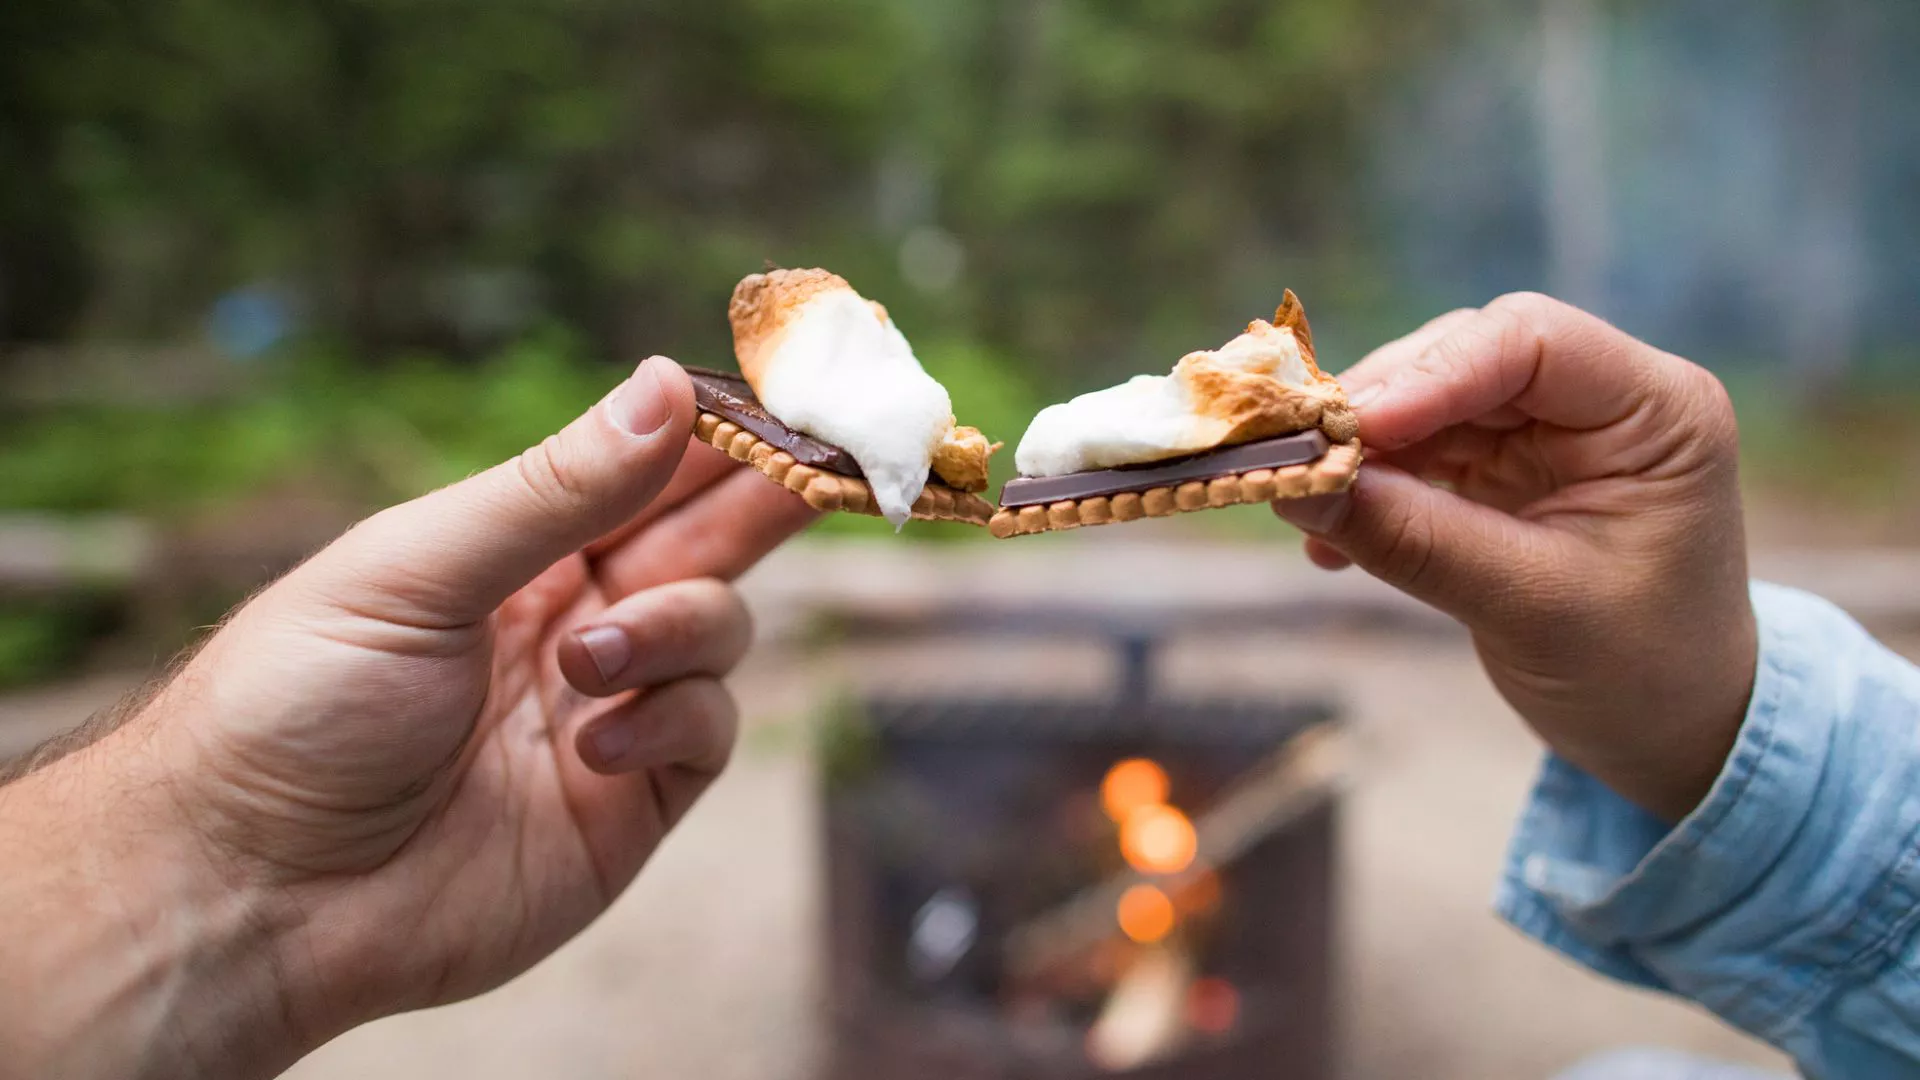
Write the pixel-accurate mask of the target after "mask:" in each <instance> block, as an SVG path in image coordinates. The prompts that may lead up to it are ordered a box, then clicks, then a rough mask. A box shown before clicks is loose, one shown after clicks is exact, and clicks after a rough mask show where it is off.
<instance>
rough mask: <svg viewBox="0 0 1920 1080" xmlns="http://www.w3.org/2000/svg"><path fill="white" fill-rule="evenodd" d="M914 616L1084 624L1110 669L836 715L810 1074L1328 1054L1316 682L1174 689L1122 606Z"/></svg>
mask: <svg viewBox="0 0 1920 1080" xmlns="http://www.w3.org/2000/svg"><path fill="white" fill-rule="evenodd" d="M869 628H870V629H871V627H869ZM919 628H920V629H921V630H924V631H938V632H952V631H955V630H959V631H962V632H965V631H981V630H987V631H991V632H994V633H1000V634H1004V633H1007V632H1009V631H1016V632H1022V633H1043V634H1060V633H1069V632H1071V633H1086V632H1090V631H1091V632H1098V633H1102V634H1105V635H1107V636H1109V637H1111V638H1112V640H1113V641H1114V643H1115V645H1116V647H1117V649H1118V652H1119V655H1120V657H1121V660H1122V662H1121V664H1120V670H1121V678H1120V679H1119V682H1118V686H1117V687H1116V692H1115V693H1114V694H1113V695H1112V696H1110V697H1105V698H1071V699H1070V698H1054V699H1049V698H1025V697H1023V698H1006V697H1002V698H962V697H936V696H920V697H900V696H871V697H868V698H866V699H865V700H862V701H859V702H856V703H854V704H853V705H852V706H851V707H850V708H849V709H848V710H847V711H848V715H846V716H844V717H842V718H841V719H840V720H839V722H837V723H836V724H835V725H834V726H833V728H832V732H831V734H832V740H831V742H830V743H829V752H828V754H827V768H826V770H825V776H826V780H825V787H826V791H825V798H826V806H827V813H826V822H827V830H828V838H827V852H828V860H829V868H828V870H829V872H828V881H829V897H828V900H829V904H828V910H829V911H830V912H831V925H830V936H831V941H830V956H831V977H832V980H833V1002H834V1015H833V1028H834V1046H833V1053H832V1057H831V1061H830V1064H829V1067H828V1075H829V1076H832V1077H860V1078H862V1080H873V1078H889V1080H890V1078H893V1077H921V1076H938V1077H943V1078H956V1080H965V1078H981V1080H986V1078H994V1080H1000V1078H1014V1077H1036V1078H1037V1077H1049V1078H1053V1077H1076V1076H1085V1077H1098V1076H1110V1075H1117V1074H1124V1075H1128V1076H1136V1077H1166V1078H1175V1077H1179V1078H1189V1077H1191V1078H1202V1077H1246V1076H1285V1077H1294V1078H1300V1080H1319V1078H1323V1077H1327V1076H1330V1075H1332V1048H1333V1040H1332V1030H1331V1028H1332V1019H1333V1018H1332V1011H1331V1009H1332V988H1331V976H1330V970H1331V964H1330V945H1331V939H1332V926H1331V913H1332V899H1333V881H1332V867H1333V854H1334V847H1333V845H1334V823H1335V798H1334V792H1335V789H1336V786H1337V783H1338V780H1339V778H1340V771H1341V757H1342V755H1341V753H1340V751H1341V744H1340V738H1339V732H1338V730H1337V725H1336V723H1335V720H1336V710H1335V709H1334V707H1333V706H1332V705H1331V704H1330V703H1329V702H1327V701H1325V700H1301V701H1286V702H1275V701H1259V700H1245V699H1216V700H1170V699H1167V698H1165V697H1163V696H1161V695H1160V694H1158V693H1156V692H1155V687H1154V682H1153V673H1152V665H1151V660H1152V657H1153V655H1154V652H1155V647H1156V646H1157V644H1158V643H1159V641H1160V635H1161V633H1163V632H1164V631H1165V628H1166V624H1165V623H1164V621H1162V620H1158V619H1153V618H1147V617H1142V616H1138V615H1136V616H1134V617H1132V618H1126V619H1116V618H1115V616H1114V615H1113V614H1112V613H1102V612H1085V613H1080V614H1079V615H1072V614H1067V615H1063V614H1061V613H1060V612H1058V611H1057V610H1056V611H1053V612H1050V613H1048V614H1046V615H1045V616H1040V615H1037V614H1035V615H1032V616H1031V617H1029V616H1027V615H1023V614H1022V613H1020V612H1010V611H1003V612H979V611H975V612H970V613H966V614H965V615H963V616H961V617H960V618H959V619H958V621H957V622H956V621H954V620H951V619H949V620H934V621H931V622H925V623H920V624H919ZM906 629H907V628H906V627H903V626H901V625H899V624H898V623H890V624H888V625H887V626H886V627H885V632H886V633H887V634H888V635H889V636H898V635H899V634H900V633H902V632H905V630H906Z"/></svg>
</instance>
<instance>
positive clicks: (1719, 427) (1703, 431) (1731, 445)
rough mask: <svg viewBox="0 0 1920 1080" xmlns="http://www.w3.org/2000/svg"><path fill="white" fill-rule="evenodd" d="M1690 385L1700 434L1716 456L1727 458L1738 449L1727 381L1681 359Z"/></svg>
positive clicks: (1738, 437)
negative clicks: (1722, 380) (1724, 381)
mask: <svg viewBox="0 0 1920 1080" xmlns="http://www.w3.org/2000/svg"><path fill="white" fill-rule="evenodd" d="M1682 363H1683V364H1685V370H1686V372H1687V381H1688V384H1689V385H1690V387H1691V393H1689V394H1688V397H1689V399H1690V404H1691V409H1692V411H1693V413H1694V415H1695V416H1696V417H1697V418H1698V419H1697V422H1698V424H1699V430H1700V436H1701V439H1702V441H1703V442H1704V443H1705V444H1706V446H1707V447H1708V448H1709V449H1710V450H1712V451H1713V452H1714V453H1715V454H1716V456H1725V457H1731V456H1734V455H1737V454H1738V453H1739V449H1740V422H1739V419H1738V417H1737V416H1736V415H1735V412H1734V407H1733V396H1732V395H1731V394H1729V393H1728V392H1727V384H1725V383H1723V382H1721V381H1720V379H1719V377H1718V376H1716V375H1714V373H1713V372H1711V371H1708V370H1707V369H1706V368H1703V367H1701V366H1700V365H1698V364H1695V363H1692V362H1690V361H1682Z"/></svg>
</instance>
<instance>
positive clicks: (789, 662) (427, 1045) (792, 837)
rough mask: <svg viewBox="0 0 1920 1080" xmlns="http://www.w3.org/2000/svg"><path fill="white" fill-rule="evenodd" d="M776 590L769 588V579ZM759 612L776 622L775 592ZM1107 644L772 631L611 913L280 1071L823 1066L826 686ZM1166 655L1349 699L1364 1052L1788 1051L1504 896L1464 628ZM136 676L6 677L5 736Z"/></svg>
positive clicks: (1500, 734) (1172, 670) (1217, 677)
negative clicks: (1604, 957) (730, 731)
mask: <svg viewBox="0 0 1920 1080" xmlns="http://www.w3.org/2000/svg"><path fill="white" fill-rule="evenodd" d="M871 572H872V573H873V574H875V575H879V576H880V578H882V579H884V577H885V575H886V573H887V572H888V571H887V569H886V568H885V567H881V566H878V565H876V566H874V567H873V568H872V571H871ZM873 587H874V588H876V589H878V588H882V587H883V585H881V584H876V585H874V586H873ZM778 594H779V590H778V589H771V588H762V589H760V590H759V592H758V593H757V594H756V600H757V601H758V602H759V603H761V604H763V605H764V604H766V603H769V602H772V603H778V602H779V601H778V599H777V597H778ZM768 597H775V599H774V600H772V601H769V600H768ZM762 614H763V616H766V618H764V619H763V622H765V623H767V624H769V625H770V629H771V630H772V632H773V633H774V634H775V636H778V631H777V627H778V626H780V625H781V622H782V618H781V613H780V612H777V611H775V612H767V611H764V610H763V611H762ZM1107 664H1108V659H1107V657H1106V655H1105V654H1104V653H1103V652H1102V651H1100V650H1099V649H1097V648H1092V647H1078V646H1075V647H1067V646H1045V645H1035V644H1033V643H1028V642H1004V641H1003V642H998V643H989V644H987V645H983V646H978V647H973V648H970V649H969V650H967V651H963V652H955V651H953V650H951V649H948V650H932V649H929V648H928V647H926V646H924V645H914V644H911V643H909V644H901V645H896V646H891V647H887V648H879V647H852V646H848V647H842V648H839V649H837V650H834V651H831V652H829V653H826V654H824V655H823V654H815V653H803V652H800V651H797V650H795V649H793V648H790V647H784V646H780V645H778V644H775V645H772V646H770V647H768V648H766V649H763V650H762V651H760V652H759V653H758V654H756V655H755V657H754V658H752V659H751V660H750V661H749V662H748V664H747V665H746V667H745V668H744V669H743V670H742V671H741V672H740V674H739V675H738V677H737V679H736V690H737V692H738V694H739V696H740V698H741V700H742V704H743V709H744V712H745V714H746V716H747V717H748V718H749V723H748V728H747V731H746V734H745V737H744V741H743V744H742V748H741V752H740V754H739V756H738V758H737V759H736V762H735V764H734V766H733V768H732V769H731V770H730V771H729V772H728V774H727V775H726V777H725V778H724V779H723V780H722V781H721V782H720V784H719V785H718V786H717V787H716V788H715V789H714V790H713V791H712V792H711V793H710V794H709V795H708V797H707V798H706V800H705V801H704V802H703V804H702V805H701V806H700V807H698V808H697V809H696V811H695V812H694V813H693V814H692V816H691V817H690V818H689V819H688V820H687V822H686V823H685V824H684V826H683V827H682V828H681V829H680V831H679V832H678V833H677V834H676V835H675V836H674V837H673V838H672V839H671V840H670V841H669V842H668V844H667V845H666V847H665V848H664V849H663V850H662V851H661V852H660V854H659V856H658V857H657V858H656V860H655V861H654V863H653V864H652V865H651V866H649V867H648V869H647V870H646V872H645V873H644V874H642V876H641V879H640V880H639V882H638V883H637V884H636V885H635V886H634V887H633V889H631V890H630V891H629V892H628V894H627V895H626V896H624V897H623V898H622V899H621V900H620V901H619V903H618V904H616V905H615V907H614V908H613V909H612V910H611V911H609V912H608V913H607V914H606V916H605V917H604V918H602V919H601V920H600V921H599V923H597V924H596V925H595V926H594V927H592V928H591V929H590V930H589V931H588V932H587V933H585V934H584V935H582V936H581V937H580V938H579V939H577V940H576V941H574V942H573V943H571V944H570V945H568V946H567V947H566V948H564V949H563V950H561V951H560V952H559V953H558V954H556V955H555V956H554V957H552V958H551V959H549V960H548V961H547V962H545V963H544V964H542V965H540V966H539V967H538V968H536V969H535V970H533V971H532V972H530V973H528V974H527V975H526V976H524V977H523V978H521V979H519V980H518V981H516V982H514V983H513V984H511V985H509V986H508V987H506V988H504V989H502V990H499V991H497V992H495V993H493V994H490V995H488V996H486V997H483V998H481V999H478V1000H475V1001H471V1002H467V1003H464V1004H460V1005H456V1006H451V1007H447V1008H442V1009H437V1010H433V1011H431V1012H426V1013H419V1014H414V1015H409V1016H403V1017H397V1018H393V1019H389V1020H386V1021H383V1022H380V1023H377V1024H374V1025H371V1026H368V1027H366V1028H364V1029H361V1030H359V1031H356V1032H353V1033H351V1034H349V1035H347V1036H346V1037H344V1038H341V1039H339V1040H337V1041H336V1042H335V1043H334V1044H332V1045H330V1046H328V1047H325V1048H324V1049H322V1050H321V1051H319V1052H318V1053H316V1054H314V1055H313V1056H312V1057H310V1058H309V1059H308V1060H306V1061H305V1062H303V1063H301V1064H300V1065H299V1066H297V1067H296V1068H295V1069H294V1070H293V1071H292V1072H291V1073H290V1074H289V1076H291V1077H293V1078H295V1080H347V1078H353V1080H402V1078H405V1080H433V1078H438V1077H445V1078H449V1080H451V1078H455V1077H458V1078H461V1080H496V1078H498V1080H505V1078H509V1077H512V1078H520V1077H529V1076H539V1077H557V1078H562V1077H563V1078H569V1080H575V1078H577V1080H601V1078H607V1080H613V1078H680V1077H703V1078H714V1080H729V1078H740V1080H749V1078H751V1080H787V1078H793V1080H799V1078H802V1077H805V1076H807V1075H808V1072H809V1069H810V1067H811V1065H812V1063H813V1062H814V1061H816V1060H817V1059H818V1055H819V1053H820V1050H821V1041H822V1033H821V1027H820V1024H819V1022H818V1016H819V1010H820V1007H821V1001H822V997H823V970H822V962H821V957H820V952H819V944H820V926H821V922H822V918H821V895H820V893H821V881H820V875H819V872H818V867H819V865H820V859H819V856H818V831H819V830H818V828H817V819H816V814H815V806H814V802H813V793H814V781H815V777H814V773H813V769H812V763H811V760H810V756H809V754H808V753H807V752H806V750H805V746H806V745H807V741H806V739H805V738H804V737H803V732H802V731H801V729H802V728H803V727H804V724H805V721H806V718H807V717H808V716H809V714H810V712H811V710H812V709H813V708H814V706H815V705H816V704H817V703H818V702H820V701H822V700H824V699H825V698H826V697H827V696H829V695H831V694H832V693H834V692H835V691H837V690H840V689H843V688H845V687H846V686H848V685H850V684H860V685H865V684H871V683H876V682H878V683H897V684H901V685H905V684H912V685H915V686H917V687H920V688H923V689H924V688H926V687H928V686H931V685H937V684H939V683H941V682H943V681H948V682H952V683H955V684H967V685H972V686H974V687H975V688H977V687H978V684H979V682H980V681H981V679H980V675H979V673H981V672H993V673H994V676H993V678H994V680H995V681H996V682H997V683H1001V684H1005V685H1007V686H1009V687H1016V686H1019V685H1022V684H1032V683H1038V682H1041V681H1044V682H1046V683H1048V684H1052V685H1058V684H1059V683H1061V682H1065V683H1067V684H1068V685H1081V686H1086V687H1094V686H1099V685H1103V683H1104V681H1105V680H1106V679H1107V678H1108V677H1109V674H1110V669H1109V668H1108V666H1107ZM1164 675H1165V678H1166V679H1167V680H1168V682H1169V683H1170V684H1171V685H1172V686H1173V687H1175V688H1179V687H1188V688H1202V687H1204V688H1209V689H1218V688H1220V687H1223V686H1228V687H1231V688H1233V690H1234V691H1235V692H1237V693H1256V692H1264V691H1272V692H1274V693H1276V694H1278V693H1286V692H1297V691H1299V690H1301V689H1309V690H1315V691H1328V692H1331V693H1333V694H1334V695H1335V696H1337V697H1338V698H1339V699H1341V700H1342V701H1343V702H1344V703H1345V704H1346V706H1347V710H1348V711H1347V719H1348V721H1349V722H1350V724H1351V727H1352V730H1353V731H1354V732H1355V734H1356V735H1357V736H1358V739H1359V745H1360V747H1361V754H1360V766H1359V770H1358V775H1357V777H1356V781H1355V784H1354V786H1353V788H1352V789H1351V791H1350V793H1349V795H1348V797H1347V802H1346V816H1345V822H1344V832H1343V836H1342V865H1341V885H1342V891H1341V895H1342V898H1343V899H1342V906H1341V912H1340V941H1339V952H1340V956H1341V963H1340V978H1341V983H1342V986H1341V991H1340V993H1341V1001H1342V1010H1341V1013H1342V1017H1343V1028H1342V1042H1343V1045H1344V1047H1345V1060H1346V1065H1347V1073H1346V1075H1347V1076H1348V1077H1349V1078H1350V1080H1403V1078H1418V1080H1506V1078H1512V1080H1544V1078H1546V1077H1550V1076H1552V1075H1553V1074H1554V1073H1555V1072H1556V1071H1557V1070H1559V1069H1561V1068H1564V1067H1566V1066H1568V1065H1571V1064H1572V1063H1574V1062H1576V1061H1578V1060H1580V1059H1581V1058H1583V1057H1585V1056H1587V1055H1590V1054H1593V1053H1596V1052H1599V1051H1603V1050H1607V1049H1610V1048H1616V1047H1620V1046H1624V1045H1652V1046H1662V1047H1670V1048H1675V1049H1681V1050H1687V1051H1692V1052H1696V1053H1700V1054H1703V1055H1711V1056H1714V1057H1718V1058H1722V1059H1725V1060H1729V1061H1734V1062H1743V1063H1750V1064H1759V1065H1772V1066H1776V1067H1781V1068H1784V1065H1783V1063H1782V1061H1781V1059H1780V1058H1779V1057H1777V1056H1776V1055H1774V1054H1772V1053H1771V1052H1769V1051H1767V1050H1766V1049H1765V1048H1763V1047H1760V1046H1758V1045H1757V1044H1755V1043H1753V1042H1752V1041H1750V1040H1748V1039H1746V1038H1744V1037H1742V1036H1740V1035H1738V1034H1737V1033H1734V1032H1732V1031H1730V1030H1729V1029H1727V1028H1725V1027H1724V1026H1722V1025H1720V1024H1719V1023H1718V1022H1717V1021H1715V1020H1714V1019H1712V1018H1711V1017H1709V1016H1707V1015H1705V1014H1704V1013H1702V1012H1700V1011H1698V1010H1696V1009H1693V1008H1691V1007H1688V1006H1685V1005H1682V1004H1678V1003H1675V1002H1673V1001H1669V1000H1664V999H1661V998H1658V997H1655V996H1653V995H1649V994H1644V993H1639V992H1635V991H1630V990H1627V989H1624V988H1621V987H1618V986H1615V985H1612V984H1609V983H1606V982H1603V981H1601V980H1600V979H1598V978H1596V977H1593V976H1591V975H1588V974H1586V973H1584V972H1582V971H1580V970H1578V969H1576V968H1574V967H1573V966H1571V965H1569V964H1567V963H1565V962H1563V961H1561V960H1559V959H1558V958H1556V957H1555V956H1554V955H1553V954H1551V953H1548V952H1546V951H1545V950H1543V949H1541V948H1539V947H1537V946H1535V945H1534V944H1532V943H1531V942H1529V941H1527V940H1526V939H1523V938H1522V937H1520V936H1519V935H1518V934H1516V933H1514V932H1513V931H1511V930H1509V929H1507V928H1506V927H1504V926H1503V925H1501V924H1500V923H1499V922H1498V921H1496V920H1495V919H1494V917H1493V916H1492V915H1491V914H1490V912H1489V906H1488V899H1489V897H1490V895H1491V892H1492V889H1493V884H1494V881H1495V877H1496V873H1497V869H1498V866H1499V863H1500V858H1501V853H1502V848H1503V845H1504V843H1505V841H1506V837H1507V831H1508V828H1509V826H1510V824H1511V819H1512V816H1513V814H1514V812H1515V811H1516V809H1517V808H1518V806H1519V804H1520V801H1521V799H1522V796H1523V794H1524V792H1525V789H1526V786H1527V783H1528V780H1529V777H1530V775H1531V772H1532V770H1533V768H1534V765H1535V763H1536V758H1537V753H1538V751H1537V747H1536V745H1535V744H1534V742H1533V740H1532V739H1531V737H1530V736H1528V735H1527V734H1526V732H1525V731H1524V729H1523V728H1521V726H1520V725H1519V724H1518V723H1517V722H1516V721H1515V720H1514V718H1513V717H1512V715H1511V713H1510V712H1509V711H1508V710H1507V708H1506V707H1505V705H1504V704H1503V703H1502V702H1501V701H1500V700H1499V698H1498V697H1497V696H1495V695H1494V693H1493V692H1492V690H1491V689H1490V688H1489V687H1488V686H1487V684H1486V682H1485V680H1484V679H1483V677H1482V676H1481V675H1480V674H1479V671H1478V669H1477V667H1476V666H1475V664H1474V662H1473V658H1472V654H1471V651H1470V650H1469V648H1468V647H1467V644H1466V642H1465V640H1464V638H1461V637H1457V636H1454V637H1447V636H1440V637H1433V636H1427V637H1395V636H1388V635H1370V636H1361V635H1357V634H1350V635H1343V636H1340V637H1337V638H1332V639H1327V638H1319V639H1303V638H1288V637H1281V636H1242V637H1239V638H1236V639H1235V640H1232V641H1229V642H1225V643H1223V642H1220V641H1205V642H1194V643H1190V644H1186V645H1182V646H1179V647H1176V648H1174V649H1173V650H1172V651H1171V652H1170V654H1169V655H1168V656H1167V658H1166V663H1165V665H1164ZM121 685H122V681H121V680H117V679H114V678H111V677H107V678H100V679H95V680H91V681H87V682H81V683H74V684H68V685H64V686H59V687H53V688H49V689H46V690H41V691H36V692H32V693H27V694H22V695H16V696H14V697H11V698H0V754H5V753H8V752H10V751H12V750H16V749H18V748H19V747H20V746H21V745H23V744H24V743H26V742H27V741H29V740H30V739H31V738H35V737H38V735H40V734H43V733H45V732H47V731H49V730H53V729H56V728H57V727H58V726H59V725H62V724H64V723H67V722H70V721H71V720H74V719H77V718H79V717H80V716H83V715H85V713H86V712H87V711H89V710H90V709H91V708H93V707H96V706H97V705H99V704H101V703H104V702H105V701H106V700H109V699H111V697H112V696H113V695H114V694H115V693H116V692H118V690H119V688H120V686H121Z"/></svg>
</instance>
